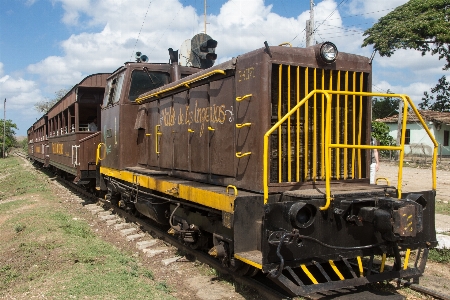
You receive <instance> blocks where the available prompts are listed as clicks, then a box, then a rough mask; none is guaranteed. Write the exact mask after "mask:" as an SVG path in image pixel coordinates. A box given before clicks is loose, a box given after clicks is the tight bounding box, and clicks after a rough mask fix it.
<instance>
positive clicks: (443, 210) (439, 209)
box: [435, 201, 450, 216]
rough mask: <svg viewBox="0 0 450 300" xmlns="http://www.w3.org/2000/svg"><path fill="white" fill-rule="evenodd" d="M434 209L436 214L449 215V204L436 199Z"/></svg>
mask: <svg viewBox="0 0 450 300" xmlns="http://www.w3.org/2000/svg"><path fill="white" fill-rule="evenodd" d="M435 210H436V213H437V214H443V215H448V216H450V204H447V203H443V202H437V201H436V206H435Z"/></svg>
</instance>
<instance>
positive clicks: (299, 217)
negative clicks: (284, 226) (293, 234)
mask: <svg viewBox="0 0 450 300" xmlns="http://www.w3.org/2000/svg"><path fill="white" fill-rule="evenodd" d="M315 214H316V209H315V207H314V206H313V205H311V204H306V203H303V202H297V203H294V204H293V205H292V206H291V208H290V209H289V219H290V221H291V224H292V226H294V227H296V228H306V227H309V226H310V225H311V224H312V223H313V222H314V217H315Z"/></svg>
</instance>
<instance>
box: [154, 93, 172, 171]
mask: <svg viewBox="0 0 450 300" xmlns="http://www.w3.org/2000/svg"><path fill="white" fill-rule="evenodd" d="M159 112H160V125H161V126H160V127H159V130H160V133H161V134H160V135H159V142H158V143H159V145H158V146H159V152H160V154H159V167H160V168H163V169H172V167H173V136H174V133H173V131H174V130H175V112H174V108H173V101H172V97H168V98H164V99H161V102H160V104H159Z"/></svg>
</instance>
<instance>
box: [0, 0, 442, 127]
mask: <svg viewBox="0 0 450 300" xmlns="http://www.w3.org/2000/svg"><path fill="white" fill-rule="evenodd" d="M406 2H407V1H406V0H372V1H365V0H324V1H318V0H316V3H315V24H316V27H317V26H319V27H318V29H317V34H316V40H317V41H318V42H323V41H327V40H329V41H332V42H333V43H335V44H336V45H337V47H338V49H339V50H340V51H344V52H351V53H356V54H360V55H365V56H370V54H371V52H372V49H371V47H366V48H361V43H362V40H363V36H362V33H363V31H364V30H365V29H367V28H369V27H371V26H372V25H373V24H374V22H376V20H377V19H378V18H379V17H381V16H383V15H385V14H387V13H389V12H390V11H392V10H393V9H394V8H395V7H397V6H398V5H402V4H404V3H406ZM1 3H2V5H1V6H0V99H5V98H6V99H7V102H6V118H7V119H11V120H12V121H13V122H14V123H16V124H17V125H18V127H19V130H18V131H17V135H26V130H27V129H28V128H29V127H30V126H31V125H32V124H33V122H34V121H35V120H36V119H37V118H39V117H40V114H39V113H38V112H37V111H36V110H35V109H34V103H36V102H38V101H42V100H44V99H45V98H52V97H54V93H55V92H56V91H57V90H59V89H61V88H70V87H72V86H73V85H75V84H76V83H78V82H79V81H80V80H82V79H83V78H84V77H85V76H87V75H90V74H93V73H99V72H112V71H114V70H115V69H117V68H118V67H119V66H120V65H122V64H123V63H124V62H125V61H129V60H132V59H133V54H134V52H136V51H142V52H143V53H144V54H146V55H147V56H149V58H150V61H153V62H167V61H168V54H167V48H169V47H172V48H174V49H177V48H179V46H180V45H181V43H182V42H183V41H184V40H186V39H188V38H190V37H192V36H193V35H194V34H196V33H198V32H201V31H203V12H204V10H203V5H204V1H203V0H146V1H142V0H140V1H130V0H1ZM147 9H148V11H147ZM207 15H208V17H207V19H208V23H209V24H208V25H207V33H208V34H210V35H211V36H212V37H213V38H214V39H216V40H218V42H219V44H218V48H217V51H216V52H217V54H218V62H222V61H225V60H228V59H230V58H232V57H234V56H237V55H239V54H242V53H245V52H247V51H250V50H253V49H255V48H259V47H261V46H262V45H263V43H264V41H266V40H267V41H268V43H269V44H270V45H276V44H280V43H282V42H286V41H289V42H292V44H293V45H294V46H299V47H304V46H305V33H304V29H305V22H306V20H307V19H308V18H309V0H277V1H275V0H272V1H269V0H266V1H263V0H228V1H225V0H209V1H208V2H207ZM141 28H142V29H141ZM139 32H140V33H139ZM138 36H139V40H138V42H136V40H137V37H138ZM135 45H136V46H135ZM443 64H444V63H443V62H440V61H438V59H437V58H436V57H432V56H425V57H422V56H421V55H420V53H418V52H415V51H411V50H408V51H407V50H401V51H398V52H396V54H395V55H394V56H392V57H390V58H381V57H379V56H376V57H375V60H374V64H373V71H374V74H373V90H374V91H386V90H387V89H390V90H391V91H394V92H397V93H407V94H409V95H410V96H411V97H412V98H413V101H415V102H416V103H418V102H420V99H421V97H422V94H423V92H424V91H425V90H429V89H430V88H431V87H432V86H434V85H435V84H436V82H437V79H438V78H440V77H441V76H442V75H444V74H445V75H449V74H448V72H444V71H442V66H443ZM0 113H1V115H3V105H1V107H0Z"/></svg>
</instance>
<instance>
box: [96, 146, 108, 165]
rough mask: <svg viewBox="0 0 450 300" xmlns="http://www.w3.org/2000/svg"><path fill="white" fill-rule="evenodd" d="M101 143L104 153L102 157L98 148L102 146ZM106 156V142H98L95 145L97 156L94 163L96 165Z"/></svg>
mask: <svg viewBox="0 0 450 300" xmlns="http://www.w3.org/2000/svg"><path fill="white" fill-rule="evenodd" d="M102 145H103V146H105V154H104V155H103V158H102V157H100V149H101V148H102ZM105 157H106V144H105V143H98V145H97V157H96V160H95V164H96V165H98V162H99V161H101V160H104V159H105Z"/></svg>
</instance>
